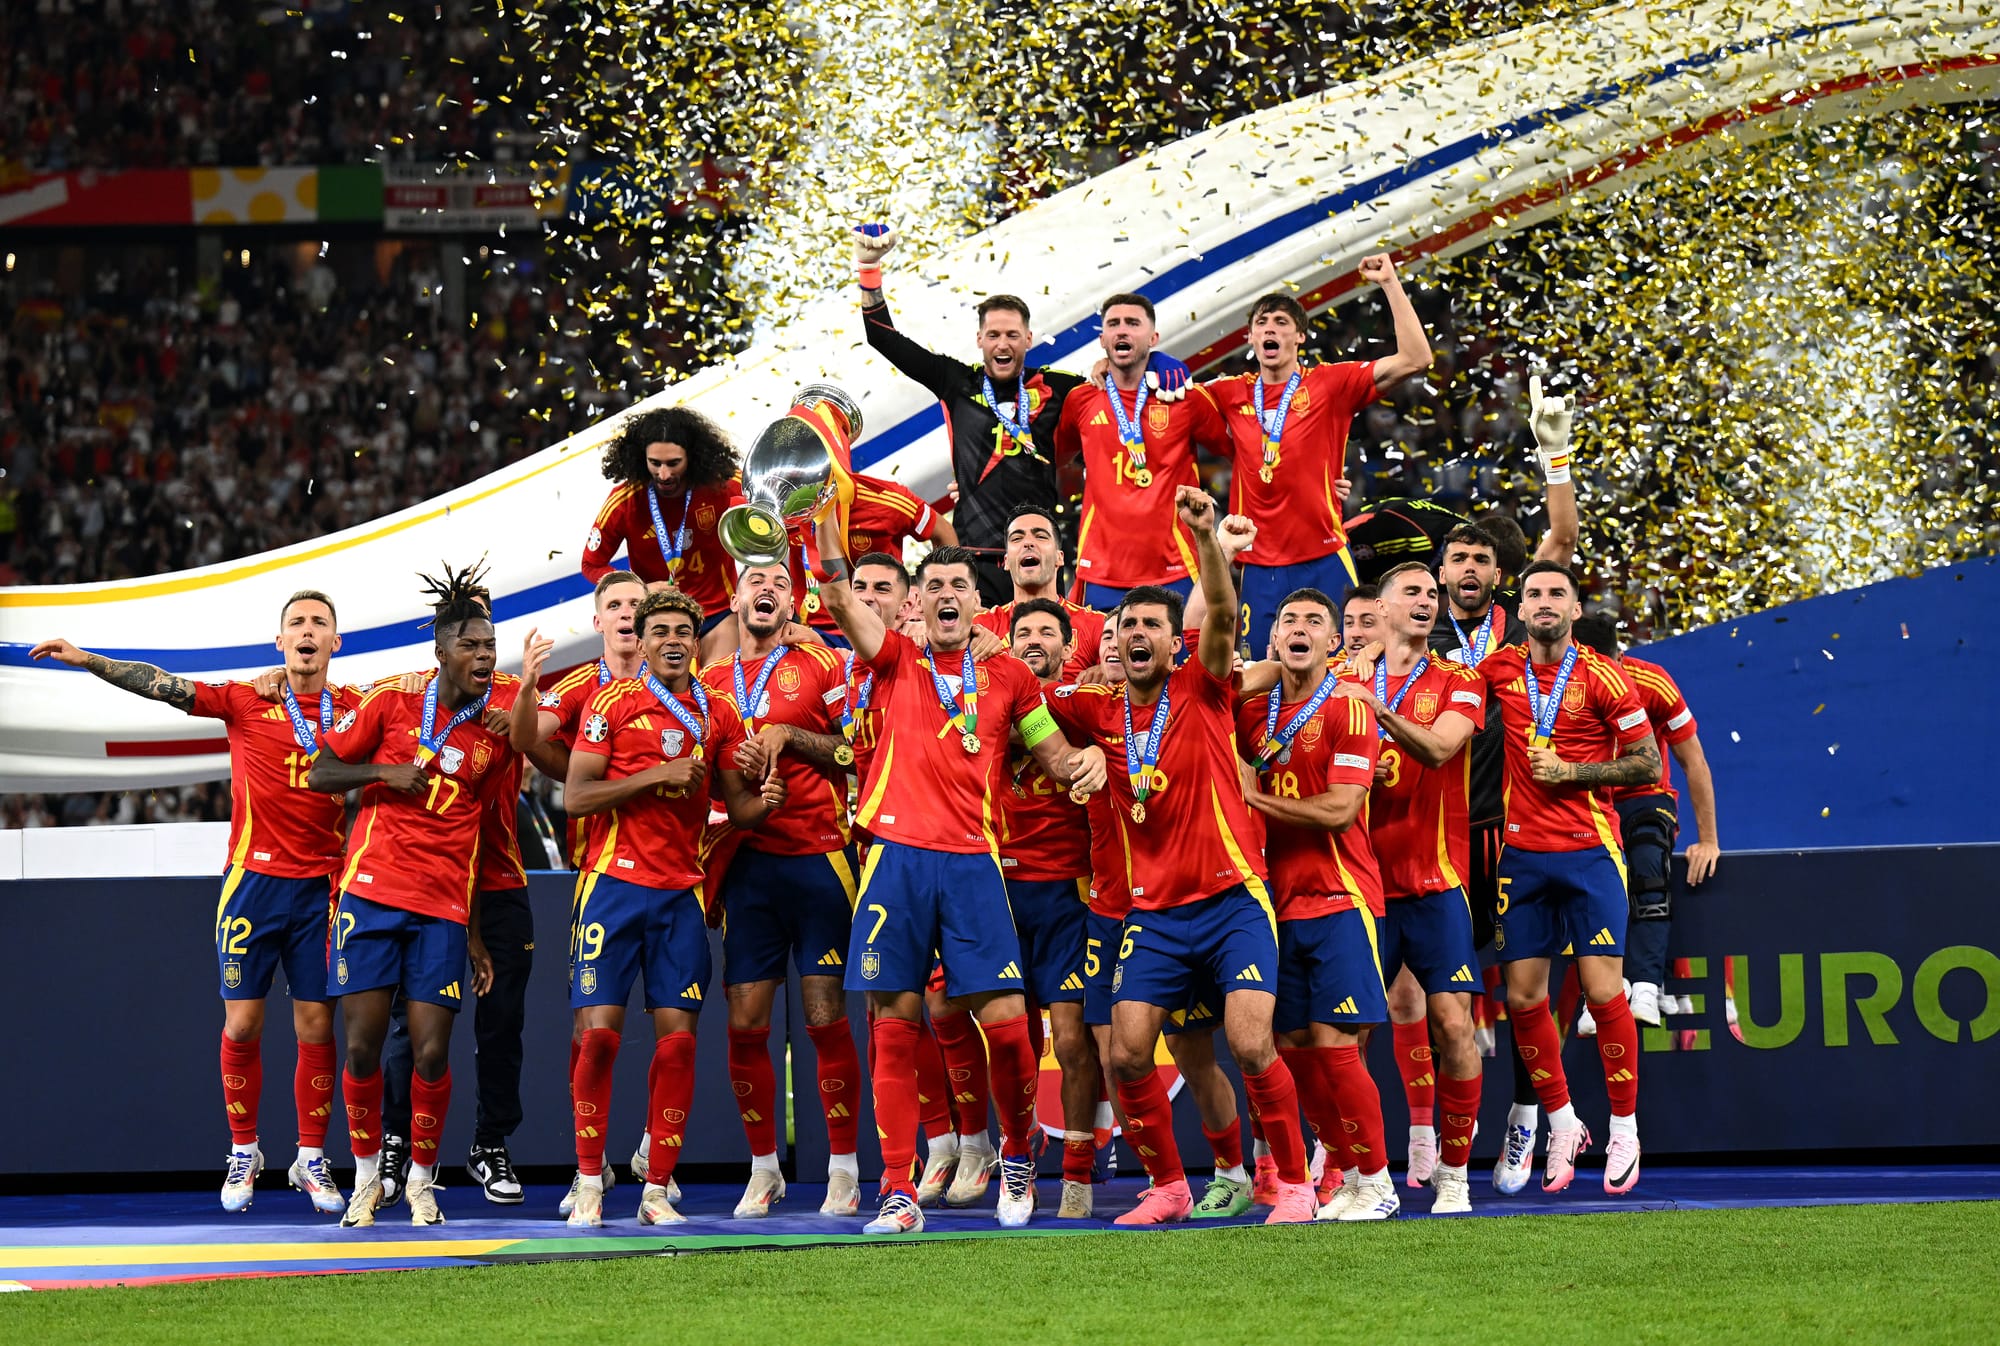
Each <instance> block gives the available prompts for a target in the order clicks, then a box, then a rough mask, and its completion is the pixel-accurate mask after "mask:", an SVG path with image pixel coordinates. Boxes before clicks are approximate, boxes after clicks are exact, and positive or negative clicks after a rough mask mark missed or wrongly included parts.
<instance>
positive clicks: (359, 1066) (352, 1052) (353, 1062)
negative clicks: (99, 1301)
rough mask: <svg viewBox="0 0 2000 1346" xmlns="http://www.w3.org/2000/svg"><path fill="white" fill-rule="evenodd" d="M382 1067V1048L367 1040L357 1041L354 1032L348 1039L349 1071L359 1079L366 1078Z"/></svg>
mask: <svg viewBox="0 0 2000 1346" xmlns="http://www.w3.org/2000/svg"><path fill="white" fill-rule="evenodd" d="M381 1069H382V1050H381V1048H380V1047H378V1046H376V1045H374V1044H372V1043H367V1042H356V1041H355V1040H354V1037H353V1035H352V1034H350V1035H349V1036H348V1039H347V1071H348V1073H349V1074H350V1075H352V1076H354V1078H355V1079H357V1080H365V1079H367V1078H368V1077H369V1076H370V1075H373V1074H375V1073H376V1072H378V1071H380V1070H381Z"/></svg>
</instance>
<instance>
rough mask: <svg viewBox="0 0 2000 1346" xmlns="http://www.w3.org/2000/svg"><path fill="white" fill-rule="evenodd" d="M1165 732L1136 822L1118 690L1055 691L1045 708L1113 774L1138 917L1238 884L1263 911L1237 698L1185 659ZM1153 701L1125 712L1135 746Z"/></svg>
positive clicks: (1265, 896) (1170, 686) (1172, 686)
mask: <svg viewBox="0 0 2000 1346" xmlns="http://www.w3.org/2000/svg"><path fill="white" fill-rule="evenodd" d="M1166 695H1167V700H1168V702H1169V703H1170V704H1169V708H1168V711H1167V727H1166V733H1165V735H1164V737H1163V738H1162V740H1161V743H1160V759H1159V761H1158V763H1157V764H1155V766H1154V767H1153V773H1152V777H1151V780H1152V790H1151V793H1150V794H1149V795H1148V797H1147V799H1146V817H1145V821H1144V822H1140V821H1137V820H1135V819H1134V818H1133V817H1132V806H1133V805H1134V804H1135V803H1136V802H1137V800H1138V796H1137V795H1136V794H1135V793H1134V792H1133V789H1132V777H1131V774H1130V773H1129V772H1128V771H1127V770H1126V767H1125V689H1124V688H1123V687H1058V688H1057V689H1056V691H1055V694H1054V695H1053V696H1051V697H1050V698H1049V709H1050V710H1051V711H1053V712H1054V713H1055V717H1056V723H1057V724H1059V725H1061V726H1062V727H1063V730H1064V732H1065V733H1067V734H1068V735H1069V739H1070V742H1072V743H1078V744H1082V743H1095V744H1097V745H1098V746H1099V747H1101V748H1103V749H1104V752H1105V754H1106V756H1107V758H1108V759H1109V766H1110V768H1111V784H1110V788H1109V789H1108V790H1106V792H1105V793H1106V794H1108V795H1109V796H1110V801H1109V802H1110V805H1111V818H1112V824H1113V826H1114V827H1115V828H1116V829H1117V836H1118V843H1117V844H1118V857H1119V863H1120V865H1121V866H1122V868H1123V871H1124V876H1125V883H1126V886H1127V887H1128V888H1130V889H1131V893H1132V905H1133V906H1134V907H1136V908H1138V909H1140V910H1142V911H1159V910H1162V909H1165V908H1168V907H1178V906H1184V905H1186V904H1187V903H1190V902H1199V901H1201V899H1203V898H1205V897H1213V896H1214V895H1215V894H1217V893H1219V892H1222V891H1224V890H1225V889H1228V888H1232V887H1234V886H1235V885H1237V884H1239V883H1241V884H1246V885H1248V887H1249V888H1250V891H1251V892H1252V893H1253V894H1255V895H1256V896H1257V897H1258V899H1259V900H1260V901H1262V902H1264V903H1265V904H1266V905H1268V904H1269V901H1270V894H1269V892H1268V890H1267V889H1266V888H1265V886H1264V867H1263V862H1262V858H1261V857H1260V856H1259V855H1258V854H1257V847H1256V842H1255V840H1254V837H1255V829H1254V827H1253V826H1252V824H1251V821H1250V807H1249V805H1247V804H1245V803H1244V802H1243V790H1242V787H1241V785H1240V784H1239V782H1238V779H1237V775H1236V704H1235V703H1236V694H1235V692H1234V691H1233V690H1232V688H1231V685H1230V684H1229V683H1228V682H1225V681H1223V680H1221V679H1219V678H1217V677H1216V676H1215V675H1214V674H1213V673H1210V672H1209V671H1208V668H1207V666H1206V665H1204V664H1203V663H1202V662H1201V660H1199V659H1190V660H1188V661H1187V662H1186V663H1185V664H1182V665H1181V666H1180V667H1179V668H1177V669H1175V670H1174V671H1173V672H1172V673H1171V674H1169V675H1168V677H1167V688H1166ZM1158 710H1159V702H1157V701H1155V702H1154V703H1153V704H1152V705H1149V706H1134V707H1132V732H1133V733H1134V734H1137V735H1139V736H1140V737H1141V738H1142V739H1143V738H1144V737H1145V735H1146V733H1147V731H1148V730H1149V729H1150V728H1151V726H1152V723H1153V717H1154V715H1155V714H1156V713H1157V712H1158Z"/></svg>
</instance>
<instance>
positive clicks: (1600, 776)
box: [1528, 736, 1660, 789]
mask: <svg viewBox="0 0 2000 1346" xmlns="http://www.w3.org/2000/svg"><path fill="white" fill-rule="evenodd" d="M1528 763H1529V765H1530V766H1531V767H1532V768H1533V770H1534V774H1535V779H1536V780H1538V781H1540V782H1541V783H1542V784H1544V785H1580V786H1583V787H1584V788H1586V789H1595V788H1597V787H1599V786H1615V785H1650V784H1653V783H1654V782H1656V781H1658V780H1659V779H1660V749H1659V745H1658V744H1656V743H1654V742H1653V740H1652V738H1651V737H1650V736H1648V737H1646V738H1642V739H1640V740H1639V741H1638V742H1637V743H1633V744H1628V745H1627V746H1626V748H1625V750H1624V751H1623V752H1621V753H1619V754H1618V756H1617V758H1616V759H1615V760H1613V761H1609V762H1565V761H1563V759H1562V758H1560V757H1558V756H1556V755H1555V752H1554V750H1552V749H1549V748H1536V747H1530V748H1529V749H1528Z"/></svg>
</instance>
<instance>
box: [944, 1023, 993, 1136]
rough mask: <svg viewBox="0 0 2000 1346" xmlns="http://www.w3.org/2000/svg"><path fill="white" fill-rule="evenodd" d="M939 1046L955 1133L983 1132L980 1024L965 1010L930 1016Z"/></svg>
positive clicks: (983, 1056) (983, 1066) (983, 1062)
mask: <svg viewBox="0 0 2000 1346" xmlns="http://www.w3.org/2000/svg"><path fill="white" fill-rule="evenodd" d="M931 1031H932V1032H933V1033H935V1034H936V1035H937V1043H938V1050H939V1051H941V1052H943V1053H944V1068H945V1073H946V1074H947V1075H948V1076H950V1078H951V1111H952V1115H953V1116H954V1117H956V1118H957V1119H958V1134H959V1135H961V1136H983V1135H985V1134H986V1104H987V1087H988V1086H987V1078H986V1047H985V1044H984V1043H982V1042H981V1041H980V1040H979V1027H978V1025H976V1024H974V1023H973V1022H972V1015H971V1014H970V1013H968V1012H966V1011H965V1010H960V1011H959V1012H958V1013H956V1014H947V1015H945V1016H943V1017H942V1018H934V1019H932V1020H931Z"/></svg>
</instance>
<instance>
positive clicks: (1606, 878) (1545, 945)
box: [1479, 561, 1660, 1195]
mask: <svg viewBox="0 0 2000 1346" xmlns="http://www.w3.org/2000/svg"><path fill="white" fill-rule="evenodd" d="M1578 590H1579V586H1578V584H1577V579H1576V576H1575V575H1574V574H1573V573H1572V572H1571V571H1570V570H1569V569H1568V568H1567V567H1564V566H1560V565H1557V564H1556V563H1555V562H1553V561H1536V562H1534V563H1533V564H1532V565H1530V566H1529V567H1528V568H1527V570H1526V571H1525V572H1524V573H1523V574H1522V577H1521V619H1522V621H1523V622H1524V623H1526V625H1527V629H1528V639H1527V642H1526V643H1525V644H1521V645H1510V646H1508V647H1507V648H1506V649H1504V650H1502V651H1500V652H1499V653H1498V654H1495V655H1491V656H1489V657H1488V658H1487V659H1486V660H1485V661H1484V662H1483V663H1481V664H1480V666H1479V673H1480V676H1481V677H1482V678H1484V679H1485V681H1486V688H1487V696H1488V698H1489V701H1490V702H1491V703H1493V705H1494V706H1495V707H1496V710H1495V711H1494V712H1489V713H1497V715H1498V717H1499V718H1500V719H1501V721H1502V724H1503V727H1504V729H1505V731H1506V732H1505V735H1504V738H1503V742H1504V744H1505V747H1506V753H1507V757H1506V767H1507V794H1506V800H1507V811H1506V828H1507V847H1506V850H1505V851H1504V852H1503V853H1502V854H1501V857H1500V867H1499V868H1500V872H1499V888H1500V901H1499V919H1498V921H1497V922H1496V925H1495V929H1494V932H1493V947H1494V950H1495V952H1496V953H1498V954H1499V957H1500V962H1501V968H1502V972H1503V974H1504V976H1505V978H1506V983H1507V1012H1508V1016H1509V1017H1510V1018H1511V1019H1512V1021H1513V1024H1514V1035H1515V1040H1516V1042H1517V1043H1518V1044H1519V1046H1520V1052H1521V1059H1522V1061H1523V1062H1524V1063H1525V1064H1526V1065H1527V1068H1528V1071H1529V1074H1530V1077H1531V1078H1532V1080H1533V1081H1534V1084H1535V1090H1536V1092H1537V1093H1538V1094H1539V1095H1540V1097H1541V1101H1542V1106H1543V1107H1544V1108H1546V1109H1547V1110H1548V1114H1549V1149H1548V1161H1547V1167H1546V1169H1545V1171H1544V1173H1543V1177H1542V1190H1543V1191H1545V1192H1560V1191H1562V1190H1563V1189H1564V1188H1565V1187H1567V1186H1569V1184H1570V1180H1571V1179H1572V1178H1573V1177H1574V1176H1575V1172H1576V1155H1577V1152H1578V1151H1579V1150H1581V1149H1582V1148H1583V1147H1584V1146H1585V1145H1587V1144H1589V1143H1590V1134H1589V1132H1587V1131H1586V1130H1585V1129H1584V1126H1583V1123H1582V1122H1581V1121H1579V1120H1578V1119H1577V1115H1576V1110H1575V1109H1574V1108H1573V1107H1571V1106H1570V1101H1569V1085H1568V1082H1567V1080H1566V1079H1565V1078H1564V1076H1563V1065H1562V1043H1561V1040H1560V1038H1559V1037H1558V1035H1557V1033H1556V1025H1555V1020H1554V1019H1553V1018H1552V1017H1550V1014H1549V959H1551V958H1552V957H1554V956H1555V955H1556V954H1558V953H1561V952H1563V951H1564V950H1565V949H1570V950H1573V951H1574V954H1575V957H1576V968H1577V974H1578V976H1579V977H1580V978H1581V979H1582V982H1583V992H1584V995H1585V997H1586V998H1587V999H1588V1000H1589V1003H1590V1013H1591V1015H1592V1016H1593V1017H1594V1018H1595V1019H1596V1020H1597V1049H1598V1054H1599V1055H1600V1056H1601V1057H1602V1058H1603V1062H1604V1085H1605V1092H1606V1093H1607V1094H1608V1095H1609V1096H1610V1100H1611V1140H1610V1144H1609V1146H1608V1147H1607V1148H1606V1151H1605V1168H1604V1190H1605V1191H1606V1192H1608V1193H1611V1194H1612V1195H1618V1194H1620V1193H1624V1192H1629V1191H1631V1190H1632V1187H1633V1185H1634V1184H1636V1183H1637V1182H1638V1181H1639V1124H1638V1101H1639V1031H1638V1028H1637V1026H1636V1025H1635V1024H1634V1023H1633V1020H1632V1010H1631V1007H1630V1006H1629V1005H1628V1004H1627V1003H1626V1000H1625V989H1624V981H1623V977H1624V953H1625V918H1626V893H1625V863H1624V856H1623V854H1622V853H1621V851H1620V849H1619V844H1618V826H1617V819H1616V816H1615V815H1614V814H1613V813H1612V812H1611V811H1610V808H1609V806H1608V804H1607V803H1606V800H1605V792H1606V791H1609V790H1615V789H1617V788H1619V787H1621V786H1629V785H1644V784H1649V783H1651V782H1653V781H1657V780H1658V779H1659V776H1660V753H1659V749H1658V748H1657V747H1656V746H1655V745H1654V743H1653V729H1652V725H1651V724H1650V723H1649V722H1648V721H1647V719H1646V711H1645V708H1644V707H1643V706H1641V705H1640V704H1639V698H1638V696H1637V694H1636V693H1634V692H1633V690H1632V684H1631V683H1630V682H1629V681H1627V680H1626V678H1625V675H1624V674H1623V673H1621V672H1620V671H1619V669H1618V665H1617V664H1616V663H1615V662H1614V661H1612V660H1609V659H1606V658H1604V657H1603V656H1602V655H1600V654H1597V653H1596V652H1595V651H1592V650H1587V649H1585V648H1584V647H1582V646H1581V645H1578V644H1577V643H1576V641H1575V640H1574V639H1573V638H1572V637H1571V634H1570V623H1571V622H1573V621H1575V620H1576V618H1577V617H1579V616H1580V615H1582V611H1583V606H1582V603H1581V601H1580V600H1579V598H1578Z"/></svg>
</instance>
